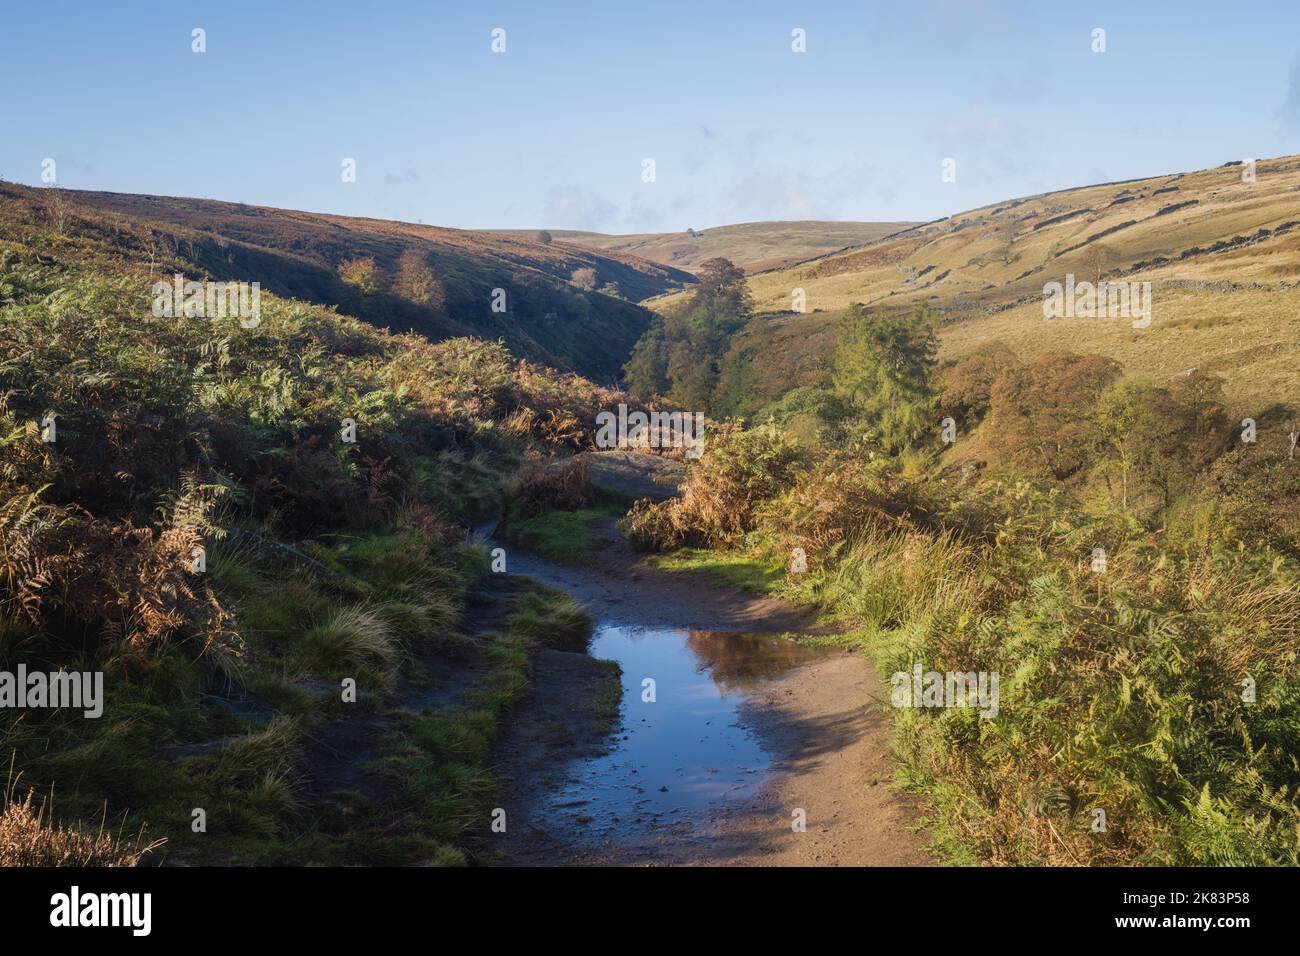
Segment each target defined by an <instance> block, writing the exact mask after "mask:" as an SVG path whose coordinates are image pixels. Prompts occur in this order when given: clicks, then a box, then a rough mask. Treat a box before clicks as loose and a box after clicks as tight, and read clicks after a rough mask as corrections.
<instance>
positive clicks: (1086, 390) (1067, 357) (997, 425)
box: [989, 352, 1122, 481]
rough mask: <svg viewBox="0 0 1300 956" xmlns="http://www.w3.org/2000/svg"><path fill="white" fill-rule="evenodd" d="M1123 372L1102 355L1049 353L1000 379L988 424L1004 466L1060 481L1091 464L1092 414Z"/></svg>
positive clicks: (1003, 375)
mask: <svg viewBox="0 0 1300 956" xmlns="http://www.w3.org/2000/svg"><path fill="white" fill-rule="evenodd" d="M1121 371H1122V367H1121V366H1120V364H1119V363H1118V362H1116V361H1115V360H1114V359H1110V358H1106V357H1105V356H1103V355H1075V354H1074V353H1072V352H1049V353H1046V354H1044V355H1040V356H1039V357H1038V358H1036V359H1035V360H1033V361H1032V362H1029V363H1027V364H1025V365H1020V366H1015V367H1013V368H1010V369H1007V370H1006V371H1005V372H1003V373H1002V374H1001V375H1000V376H998V378H997V381H995V382H994V384H993V390H992V393H991V395H990V400H989V420H990V423H991V427H992V437H991V441H992V442H993V443H994V444H995V445H996V447H998V448H999V449H1001V451H1002V454H1003V455H1004V457H1005V462H1006V464H1007V465H1009V466H1010V467H1012V468H1016V469H1020V470H1023V471H1025V472H1028V473H1030V474H1046V475H1050V476H1051V477H1053V478H1055V479H1057V480H1058V481H1064V480H1066V479H1067V478H1071V477H1073V476H1074V475H1076V474H1078V473H1079V472H1081V471H1083V470H1084V469H1086V468H1087V467H1088V466H1089V465H1090V464H1092V463H1094V460H1095V451H1096V447H1095V434H1094V418H1093V411H1094V408H1095V407H1096V404H1097V399H1098V397H1099V396H1100V395H1101V393H1102V391H1103V390H1104V389H1105V388H1106V386H1108V385H1110V384H1111V382H1113V381H1115V380H1116V379H1117V378H1119V376H1120V372H1121Z"/></svg>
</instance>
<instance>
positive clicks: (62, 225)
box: [0, 183, 691, 381]
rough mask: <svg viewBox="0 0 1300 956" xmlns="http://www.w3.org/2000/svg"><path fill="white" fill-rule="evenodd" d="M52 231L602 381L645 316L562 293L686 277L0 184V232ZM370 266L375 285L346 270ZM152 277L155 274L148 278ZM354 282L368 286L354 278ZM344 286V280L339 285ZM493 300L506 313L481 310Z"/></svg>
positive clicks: (627, 260)
mask: <svg viewBox="0 0 1300 956" xmlns="http://www.w3.org/2000/svg"><path fill="white" fill-rule="evenodd" d="M45 229H50V230H52V231H53V232H54V233H56V234H59V235H63V236H66V237H67V241H68V242H70V243H73V244H76V245H78V246H80V247H83V248H84V249H85V250H87V254H91V253H90V252H89V250H90V249H91V248H92V247H93V248H94V252H93V255H94V256H96V257H97V258H99V259H101V260H109V259H129V260H131V261H133V262H136V263H153V264H155V265H156V266H157V271H158V272H161V273H163V274H167V273H168V270H170V269H171V265H170V264H169V265H167V268H165V269H164V268H163V266H164V264H165V263H171V264H176V263H181V264H184V265H185V266H186V269H187V273H189V274H190V277H196V276H193V273H195V272H197V273H200V274H206V275H207V276H208V277H210V278H212V279H217V280H231V281H238V280H242V281H248V282H253V281H257V282H260V283H261V285H262V288H263V289H265V290H267V291H270V292H274V293H275V294H277V295H280V296H284V297H291V298H295V299H299V300H303V301H308V302H314V303H318V304H321V305H331V306H335V307H337V308H338V309H339V311H341V312H343V313H345V314H349V315H353V316H359V317H363V318H365V319H366V320H367V321H370V322H373V323H376V324H380V325H383V326H386V327H387V328H389V329H391V330H392V331H397V332H406V331H415V332H418V333H420V334H422V335H424V336H425V337H427V338H430V339H434V340H436V339H441V338H447V337H450V336H456V335H474V336H477V337H480V338H485V339H497V338H500V339H503V340H504V341H505V343H506V344H507V345H508V346H509V347H510V348H511V350H512V351H514V352H515V353H516V354H517V355H520V356H522V357H526V358H530V359H533V360H535V361H538V362H542V363H544V364H547V365H550V366H553V367H556V368H560V369H565V370H571V371H576V372H579V373H581V374H584V375H587V376H589V377H592V378H595V379H598V380H602V381H613V380H615V379H616V377H617V374H618V368H619V366H620V365H621V363H622V362H623V361H624V360H625V358H626V356H627V353H628V351H629V350H630V349H631V347H632V344H633V343H634V342H635V341H636V340H637V338H638V337H639V336H640V334H641V332H642V331H643V329H644V328H645V324H646V320H647V316H646V313H645V311H644V310H643V309H641V308H640V307H638V306H636V305H633V304H632V303H631V302H626V301H621V300H620V299H619V298H617V297H614V296H612V295H605V294H601V293H600V292H595V291H584V290H580V289H578V288H577V287H575V286H574V285H573V284H571V283H570V281H569V280H570V277H571V276H572V274H573V273H574V271H575V270H579V269H591V270H592V271H593V272H594V274H595V279H596V287H597V288H602V287H605V286H606V285H607V284H608V283H613V284H615V285H616V286H617V287H618V289H619V290H620V294H621V295H622V296H624V297H625V298H627V299H631V300H636V299H641V298H645V297H647V296H651V295H657V294H659V293H662V292H664V291H667V290H669V289H672V288H676V287H678V286H680V285H681V284H683V283H687V282H690V281H691V276H690V275H689V274H687V273H684V272H681V271H679V270H676V269H670V268H665V267H662V266H659V265H656V264H653V263H648V262H644V261H640V260H637V259H635V258H634V257H631V256H626V255H621V254H618V253H598V252H593V251H592V250H588V249H582V248H577V247H564V246H559V245H545V244H542V243H540V242H535V241H532V240H530V239H517V238H512V237H509V236H502V235H494V234H489V233H480V232H469V231H465V230H459V229H443V228H438V227H435V226H423V225H416V224H412V223H403V222H386V221H383V220H374V219H355V218H349V217H346V216H330V215H322V214H317V213H307V212H296V211H292V210H281V209H270V208H266V207H261V206H246V205H242V204H237V203H227V202H216V201H212V200H205V199H179V198H170V197H160V196H138V195H128V194H123V193H102V192H78V191H71V190H58V191H51V190H40V189H34V188H31V187H24V186H17V185H13V184H8V183H4V184H0V234H3V235H12V236H18V235H24V234H30V233H32V232H33V231H39V230H45ZM404 254H406V255H408V256H412V257H414V258H413V260H412V261H417V262H419V263H421V264H422V265H423V267H424V268H426V269H427V270H428V271H429V274H430V275H431V277H432V279H433V280H435V281H436V289H435V292H434V294H433V295H432V296H429V297H427V298H426V297H423V296H422V297H419V298H418V299H417V298H415V297H413V295H412V294H411V293H410V292H408V291H407V290H406V289H405V288H404V287H403V285H402V282H401V273H402V265H401V264H402V259H403V255H404ZM358 262H360V263H367V262H372V263H373V267H374V268H373V281H369V282H367V281H358V279H357V277H356V275H354V274H347V273H346V267H345V264H347V263H358ZM151 271H154V270H151ZM362 278H363V279H365V278H367V277H364V276H363V277H362ZM349 280H351V281H349ZM498 288H500V289H504V290H505V311H503V312H496V311H493V308H492V304H493V303H492V297H493V290H494V289H498Z"/></svg>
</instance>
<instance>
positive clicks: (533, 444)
mask: <svg viewBox="0 0 1300 956" xmlns="http://www.w3.org/2000/svg"><path fill="white" fill-rule="evenodd" d="M4 193H5V202H4V206H3V219H2V220H0V451H2V452H3V457H2V459H0V672H3V673H5V674H13V673H16V672H18V670H19V668H20V667H25V668H27V669H28V672H29V673H31V672H41V673H48V672H53V671H56V670H66V671H68V672H73V673H76V672H86V673H91V674H94V673H99V674H101V675H102V679H103V684H102V686H103V697H102V698H100V699H99V704H100V707H101V709H102V712H101V713H100V714H99V715H98V716H92V717H85V716H83V711H82V710H80V709H70V708H66V707H60V708H51V707H41V706H37V707H22V706H18V707H13V706H6V707H4V708H2V709H0V753H3V755H4V759H5V761H6V765H7V769H8V772H9V774H8V777H7V779H6V784H7V785H6V791H5V797H6V799H5V800H4V801H3V803H0V831H2V832H3V834H4V838H3V840H0V865H53V864H56V863H62V864H78V863H80V864H87V865H91V864H93V865H104V864H107V865H130V864H133V863H136V862H138V861H139V860H140V859H141V855H142V853H143V852H144V851H145V850H146V848H148V847H152V851H153V852H152V853H151V855H150V859H151V860H153V861H157V860H159V859H163V860H165V861H170V862H187V863H206V864H258V863H262V864H339V865H341V864H352V865H355V864H364V863H385V864H405V863H458V862H463V861H464V860H465V859H466V855H467V854H472V853H473V846H472V845H471V844H472V843H473V841H472V840H471V839H470V838H469V836H468V835H467V834H468V831H470V830H471V829H473V828H475V827H480V828H481V827H482V826H483V824H484V823H485V822H486V821H487V820H488V813H489V811H490V807H491V806H492V803H491V800H492V794H493V791H494V778H493V776H492V774H491V772H490V769H489V767H488V761H489V749H490V745H491V743H492V740H493V737H494V736H495V734H496V732H497V728H498V726H499V724H500V722H501V720H502V719H503V718H504V715H505V714H506V712H507V711H508V709H509V708H510V706H511V705H512V704H514V703H516V702H517V701H518V700H519V699H520V698H521V696H522V695H523V693H524V692H525V691H526V689H527V687H528V680H529V669H530V661H531V656H532V654H533V652H534V651H535V650H536V649H538V648H539V647H542V646H546V645H549V644H556V643H561V644H563V645H564V646H566V647H573V646H579V647H580V646H582V644H583V642H584V638H585V636H586V634H587V632H588V628H589V622H588V621H587V619H586V617H585V615H583V614H582V613H581V611H580V610H578V609H577V608H576V606H574V605H573V604H572V602H570V601H568V600H567V599H565V598H562V597H560V596H557V595H554V594H548V593H541V592H539V591H536V590H533V589H530V588H525V587H522V586H520V587H514V588H511V587H509V586H505V587H503V586H500V585H498V586H496V587H483V586H481V585H479V584H478V583H477V582H478V581H479V580H480V578H481V577H482V575H483V574H485V573H486V571H487V554H486V552H485V551H483V550H482V549H480V548H476V547H470V546H467V545H466V544H465V540H466V529H467V527H468V526H470V525H472V524H473V523H474V522H475V521H476V520H480V519H481V518H483V517H485V516H489V515H493V514H496V513H499V511H500V509H501V508H502V505H503V501H504V500H505V498H506V497H507V496H508V493H509V489H510V487H511V482H512V478H513V476H514V475H515V474H516V473H517V472H518V470H520V469H521V468H522V467H524V466H525V465H527V464H529V463H530V462H533V461H537V460H541V461H544V460H546V459H548V458H549V457H550V456H552V455H556V454H560V455H563V454H567V453H572V452H573V451H575V450H576V449H578V448H580V447H584V446H586V445H588V444H589V435H590V427H589V423H590V422H591V421H592V420H593V418H594V415H595V413H596V410H597V409H598V408H603V407H607V406H609V405H610V404H616V403H617V402H618V401H620V400H623V398H624V396H622V395H620V394H616V393H610V392H607V391H605V390H603V389H601V388H599V387H597V386H595V385H593V383H591V382H590V381H587V380H584V379H582V378H579V377H577V376H575V375H573V374H571V373H558V372H554V371H552V370H549V369H547V368H545V367H541V366H538V365H535V364H533V363H530V362H528V361H526V360H524V359H520V358H519V357H517V356H514V355H512V354H511V353H510V352H509V351H508V350H507V349H506V348H505V347H504V346H503V345H501V344H500V343H498V342H492V341H483V340H480V339H471V338H465V337H461V338H453V339H448V340H445V341H441V342H437V343H431V342H429V341H428V340H427V339H425V338H423V337H421V336H419V335H411V334H394V333H390V332H388V331H385V330H384V329H381V328H376V324H380V323H370V322H366V321H362V320H359V319H354V318H351V317H348V316H345V315H340V314H338V312H336V311H335V310H333V309H331V308H329V307H326V306H322V305H316V304H313V303H310V302H301V301H293V300H289V299H285V298H281V297H280V296H279V295H276V294H274V293H270V292H268V293H266V294H264V295H263V296H262V298H261V304H260V316H259V322H258V323H257V324H256V325H255V327H252V328H248V327H244V326H243V325H242V324H241V323H240V322H239V321H238V320H237V319H236V318H235V317H225V318H212V317H207V318H202V317H186V316H160V315H158V314H156V313H155V310H154V308H153V305H154V299H153V294H152V290H151V278H150V272H151V271H152V272H154V273H156V274H157V273H161V274H164V275H166V274H169V273H171V272H172V271H184V272H186V273H187V274H191V275H192V274H193V272H194V261H193V260H191V259H187V258H185V257H188V256H194V257H195V258H196V259H198V260H199V261H208V259H207V257H209V256H211V255H212V254H213V250H214V249H215V250H220V249H222V245H221V244H222V243H223V242H224V243H225V246H224V248H225V249H226V250H228V251H229V252H230V254H231V255H232V256H234V259H233V260H231V263H230V267H231V269H232V270H234V271H235V274H238V275H243V276H248V273H247V272H244V271H243V269H242V268H239V267H240V266H242V265H243V264H244V263H246V262H249V261H257V262H260V263H262V264H264V265H283V264H284V263H285V262H299V261H301V262H306V261H307V260H293V259H291V258H287V257H285V256H284V254H283V253H281V252H279V251H268V247H265V246H249V245H245V244H243V243H242V242H237V241H235V240H229V239H221V238H219V237H217V236H216V234H215V233H201V232H196V231H191V230H189V229H181V228H180V227H177V231H175V232H169V233H167V234H166V235H167V236H168V237H169V241H170V238H171V237H176V238H177V241H178V244H179V248H176V247H174V246H172V245H170V244H168V245H167V246H166V247H165V248H158V247H157V246H154V247H152V248H151V247H150V245H149V240H150V236H151V235H153V236H155V237H156V235H157V234H156V233H154V234H150V233H149V232H147V231H141V229H140V226H139V224H138V222H137V221H135V220H128V219H126V217H124V216H123V217H116V216H114V215H112V214H104V213H102V211H99V210H95V212H94V213H93V214H88V213H87V212H86V211H85V210H84V207H80V206H73V207H72V208H71V209H70V210H69V211H67V214H66V215H60V210H59V208H58V207H57V205H56V206H55V207H54V208H50V207H49V206H47V205H46V203H50V202H53V203H55V204H57V203H59V202H60V201H63V200H65V199H66V198H67V197H65V196H63V195H62V194H59V195H42V196H35V195H32V191H29V190H14V189H9V188H5V190H4ZM267 218H269V219H274V220H275V222H281V221H282V220H280V219H278V218H276V217H273V216H271V215H270V214H269V213H268V214H267ZM377 241H378V240H377ZM131 256H134V258H131ZM245 257H248V258H245ZM151 259H152V269H151V261H150V260H151ZM214 271H216V270H215V269H214ZM256 274H257V273H254V275H256ZM262 274H263V275H265V274H266V273H265V272H263V273H262ZM321 274H322V273H321V270H319V269H316V270H315V271H313V268H312V267H310V266H309V265H304V266H303V267H302V271H301V272H300V273H293V274H291V275H290V277H288V278H283V279H281V280H280V282H279V283H277V287H280V288H283V287H285V286H286V285H291V284H292V283H293V282H296V281H299V280H303V281H305V279H304V277H308V278H309V277H312V276H319V275H321ZM548 281H549V280H548ZM610 301H611V302H613V303H614V305H616V306H617V307H618V308H619V309H622V310H628V309H632V308H633V307H631V306H627V305H625V304H624V303H619V302H615V300H610ZM360 304H361V305H363V306H364V305H366V304H367V302H366V300H364V299H362V300H360ZM367 317H369V316H367ZM534 497H537V496H536V495H535V496H534ZM51 800H52V804H51V803H50V801H51ZM155 841H165V842H162V843H161V844H158V843H156V842H155Z"/></svg>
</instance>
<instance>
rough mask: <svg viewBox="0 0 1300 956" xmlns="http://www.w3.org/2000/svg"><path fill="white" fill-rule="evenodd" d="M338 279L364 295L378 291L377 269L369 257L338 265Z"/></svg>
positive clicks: (349, 260) (350, 260)
mask: <svg viewBox="0 0 1300 956" xmlns="http://www.w3.org/2000/svg"><path fill="white" fill-rule="evenodd" d="M339 278H340V279H342V280H343V281H344V282H345V283H347V284H348V285H350V286H352V287H353V288H354V289H356V290H357V291H358V292H363V293H365V294H366V295H373V294H374V293H376V292H378V291H379V285H380V278H379V267H378V266H377V265H375V260H374V259H372V258H370V257H369V256H366V257H364V258H358V259H348V260H346V261H344V262H341V263H339Z"/></svg>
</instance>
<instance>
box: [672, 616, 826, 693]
mask: <svg viewBox="0 0 1300 956" xmlns="http://www.w3.org/2000/svg"><path fill="white" fill-rule="evenodd" d="M686 646H687V647H688V648H689V649H690V650H691V651H692V652H693V653H694V654H695V656H696V657H697V658H698V659H699V664H698V665H697V667H698V669H699V670H701V671H707V672H708V674H709V676H710V677H711V678H713V683H715V684H717V685H718V688H719V690H721V691H722V692H723V693H728V692H731V691H746V690H751V689H753V688H754V687H756V686H758V685H759V684H762V683H763V682H765V681H768V680H771V679H772V678H773V677H779V676H780V675H781V674H784V673H785V672H786V671H788V670H789V669H790V668H792V667H795V666H797V665H799V664H803V663H805V662H807V661H810V660H812V659H813V658H814V657H817V656H818V655H819V654H822V653H824V652H823V651H821V650H819V649H817V648H812V647H807V646H805V645H803V644H799V643H797V642H795V641H792V640H790V639H788V638H785V637H782V636H780V635H778V634H736V633H731V632H727V631H687V632H686Z"/></svg>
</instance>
